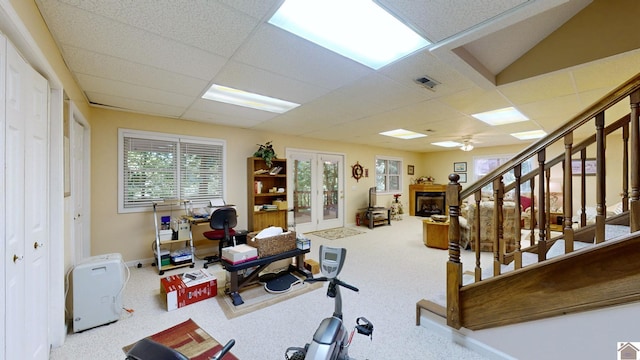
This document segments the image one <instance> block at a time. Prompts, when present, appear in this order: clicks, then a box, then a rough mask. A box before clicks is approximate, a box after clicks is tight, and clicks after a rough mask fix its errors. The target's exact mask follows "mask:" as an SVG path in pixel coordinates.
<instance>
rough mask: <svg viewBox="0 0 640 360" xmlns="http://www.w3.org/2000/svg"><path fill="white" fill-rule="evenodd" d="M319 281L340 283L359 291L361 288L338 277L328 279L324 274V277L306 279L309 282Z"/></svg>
mask: <svg viewBox="0 0 640 360" xmlns="http://www.w3.org/2000/svg"><path fill="white" fill-rule="evenodd" d="M318 281H329V282H332V283H334V284H336V285H340V286H342V287H344V288H347V289H349V290H351V291H355V292H359V291H360V290H359V289H358V288H357V287H355V286H353V285H349V284H347V283H346V282H344V281H342V280H339V279H338V278H333V279H328V278H327V277H326V276H322V277H318V278H311V279H306V280H305V281H304V282H308V283H314V282H318Z"/></svg>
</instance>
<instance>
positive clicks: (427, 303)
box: [416, 299, 447, 325]
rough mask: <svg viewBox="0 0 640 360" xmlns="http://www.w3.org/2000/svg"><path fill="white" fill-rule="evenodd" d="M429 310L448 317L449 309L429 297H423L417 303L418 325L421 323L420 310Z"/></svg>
mask: <svg viewBox="0 0 640 360" xmlns="http://www.w3.org/2000/svg"><path fill="white" fill-rule="evenodd" d="M421 309H424V310H427V311H429V312H431V313H433V314H435V315H438V316H441V317H442V318H445V319H446V318H447V309H446V308H445V307H444V306H442V305H440V304H436V303H435V302H433V301H431V300H427V299H422V300H420V301H418V302H417V303H416V325H420V310H421Z"/></svg>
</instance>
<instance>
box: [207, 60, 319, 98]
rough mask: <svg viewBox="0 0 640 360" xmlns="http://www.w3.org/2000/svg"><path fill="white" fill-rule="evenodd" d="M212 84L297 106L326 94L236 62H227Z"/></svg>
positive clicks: (317, 87) (312, 87)
mask: <svg viewBox="0 0 640 360" xmlns="http://www.w3.org/2000/svg"><path fill="white" fill-rule="evenodd" d="M214 82H215V83H216V84H219V85H224V86H229V87H233V88H236V89H240V90H244V91H249V92H253V93H256V94H260V95H265V96H270V97H275V98H277V99H282V100H287V101H292V102H295V103H298V104H304V103H306V102H309V101H311V100H313V99H316V98H318V97H320V96H322V95H324V94H326V93H327V92H328V90H327V89H324V88H321V87H319V86H315V85H313V84H310V83H308V82H303V81H298V80H296V79H292V78H290V77H286V76H283V75H280V74H275V73H273V72H269V71H266V70H263V69H259V68H256V67H253V66H249V65H246V64H243V63H239V62H237V61H229V63H228V64H227V65H226V66H225V67H224V68H223V69H222V70H221V71H220V73H218V75H216V77H215V79H214Z"/></svg>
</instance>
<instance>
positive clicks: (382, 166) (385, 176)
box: [376, 156, 402, 193]
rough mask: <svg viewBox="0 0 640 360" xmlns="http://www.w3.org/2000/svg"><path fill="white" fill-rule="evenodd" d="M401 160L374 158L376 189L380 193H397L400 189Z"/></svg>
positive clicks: (382, 157)
mask: <svg viewBox="0 0 640 360" xmlns="http://www.w3.org/2000/svg"><path fill="white" fill-rule="evenodd" d="M400 169H402V160H401V159H397V158H391V157H386V156H376V188H377V189H378V192H380V193H390V192H398V191H400V189H402V173H401V170H400Z"/></svg>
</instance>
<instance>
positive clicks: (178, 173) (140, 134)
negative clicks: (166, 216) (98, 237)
mask: <svg viewBox="0 0 640 360" xmlns="http://www.w3.org/2000/svg"><path fill="white" fill-rule="evenodd" d="M125 138H138V139H148V140H156V141H166V142H170V143H174V145H175V147H176V150H175V154H176V156H175V158H176V163H175V165H174V169H173V170H174V181H175V186H174V188H173V189H172V190H173V193H174V194H175V195H176V196H175V197H171V198H172V199H180V200H190V199H183V198H182V197H181V194H182V191H183V189H181V182H182V175H183V174H182V168H181V162H182V156H181V152H182V145H183V144H198V145H205V146H207V145H210V146H212V147H216V146H219V147H221V151H220V152H219V155H220V157H221V162H222V166H221V167H222V170H221V174H220V173H218V176H219V177H220V178H221V179H222V186H221V190H220V191H221V192H222V193H221V194H220V197H222V198H223V199H224V198H225V197H226V185H227V181H226V178H227V176H226V175H227V170H226V168H227V166H226V159H227V144H226V141H225V140H223V139H215V138H205V137H197V136H187V135H179V134H170V133H160V132H153V131H144V130H133V129H125V128H119V129H118V160H117V162H118V180H117V181H118V213H136V212H146V211H150V209H151V207H152V206H153V202H154V201H160V200H162V199H159V198H154V199H149V201H140V202H139V206H135V205H128V204H131V203H132V202H129V201H125V194H124V192H125V190H124V189H125V179H124V176H125V169H124V161H125V158H124V157H125V149H124V146H125ZM201 197H202V196H201ZM211 198H218V196H217V195H212V196H211ZM208 202H209V199H206V200H205V199H202V198H200V199H197V200H193V202H192V205H193V206H200V207H201V206H206V205H208Z"/></svg>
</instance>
